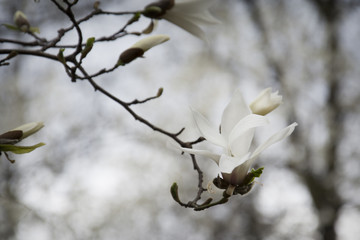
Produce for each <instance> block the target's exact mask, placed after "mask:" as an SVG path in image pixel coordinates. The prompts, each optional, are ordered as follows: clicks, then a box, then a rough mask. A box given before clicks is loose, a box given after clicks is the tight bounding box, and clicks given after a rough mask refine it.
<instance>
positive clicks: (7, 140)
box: [0, 130, 23, 144]
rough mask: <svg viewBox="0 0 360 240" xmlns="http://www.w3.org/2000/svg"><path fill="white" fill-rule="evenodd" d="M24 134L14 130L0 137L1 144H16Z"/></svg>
mask: <svg viewBox="0 0 360 240" xmlns="http://www.w3.org/2000/svg"><path fill="white" fill-rule="evenodd" d="M22 136H23V132H22V131H20V130H12V131H8V132H6V133H3V134H1V135H0V144H14V143H17V142H19V141H20V139H21V137H22Z"/></svg>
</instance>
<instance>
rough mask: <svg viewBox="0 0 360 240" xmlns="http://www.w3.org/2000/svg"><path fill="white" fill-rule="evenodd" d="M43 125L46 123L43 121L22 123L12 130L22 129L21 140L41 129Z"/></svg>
mask: <svg viewBox="0 0 360 240" xmlns="http://www.w3.org/2000/svg"><path fill="white" fill-rule="evenodd" d="M42 127H44V123H42V122H31V123H27V124H24V125H21V126H19V127H17V128H14V129H13V130H12V131H15V130H20V131H22V133H23V134H22V136H21V138H20V140H22V139H24V138H26V137H28V136H30V135H32V134H34V133H36V132H37V131H39V130H40V129H41V128H42Z"/></svg>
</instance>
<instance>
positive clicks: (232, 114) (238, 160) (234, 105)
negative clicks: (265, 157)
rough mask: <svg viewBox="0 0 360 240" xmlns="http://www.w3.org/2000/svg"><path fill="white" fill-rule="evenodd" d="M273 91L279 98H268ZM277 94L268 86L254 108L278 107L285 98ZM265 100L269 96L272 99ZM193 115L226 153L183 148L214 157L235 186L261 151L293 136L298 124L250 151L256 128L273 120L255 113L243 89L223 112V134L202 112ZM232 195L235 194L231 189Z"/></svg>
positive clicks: (202, 130)
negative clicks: (245, 98)
mask: <svg viewBox="0 0 360 240" xmlns="http://www.w3.org/2000/svg"><path fill="white" fill-rule="evenodd" d="M269 94H270V96H271V95H272V96H276V97H275V100H274V98H268V97H264V96H267V95H269ZM274 94H275V95H274ZM274 94H271V89H266V94H264V92H262V93H261V94H260V95H259V96H258V97H257V98H256V99H255V101H254V102H255V103H256V105H257V107H256V108H254V109H255V110H256V109H271V110H269V111H267V112H266V113H268V112H270V111H272V110H274V109H275V108H276V107H274V106H275V105H277V106H279V104H280V103H279V99H281V96H278V95H277V93H274ZM264 99H268V101H265V100H264ZM260 103H262V104H260ZM269 106H271V107H269ZM262 113H264V111H262ZM193 116H194V119H195V122H196V125H197V127H198V129H199V131H200V132H201V134H202V136H203V137H204V138H205V139H206V140H207V141H209V142H211V143H213V144H215V145H218V146H220V147H222V148H223V153H220V154H217V153H212V152H210V151H207V150H197V149H189V148H181V149H182V150H183V151H185V152H188V153H192V154H198V155H203V156H206V157H209V158H211V159H212V160H214V161H215V162H216V163H217V164H218V165H219V169H220V173H221V175H222V177H223V179H224V180H225V181H226V182H227V183H229V184H230V186H231V187H234V186H238V185H241V184H242V183H243V181H244V179H245V177H246V175H247V173H248V171H249V169H250V166H251V165H252V164H253V162H254V161H255V159H256V158H257V157H258V156H259V154H260V153H261V152H262V151H264V150H265V149H266V148H268V147H269V146H271V145H272V144H274V143H276V142H278V141H280V140H282V139H284V138H285V137H287V136H289V135H290V134H291V133H292V132H293V131H294V129H295V126H296V125H297V123H293V124H291V125H289V126H288V127H286V128H284V129H282V130H280V131H279V132H277V133H275V134H274V135H272V136H271V137H270V138H268V139H267V140H266V141H265V142H264V143H262V144H261V145H259V146H258V147H257V148H256V149H255V150H254V152H250V151H249V149H250V146H251V143H252V140H253V138H254V133H255V128H256V127H260V126H265V125H267V124H269V121H268V119H267V118H266V117H265V116H261V115H258V114H254V113H253V112H252V111H251V108H250V107H249V106H248V105H247V104H246V103H245V101H244V99H243V97H242V95H241V93H240V91H239V90H237V91H236V92H235V94H234V96H233V98H232V100H231V101H230V103H229V104H228V105H227V107H226V108H225V110H224V112H223V115H222V119H221V125H220V133H219V131H218V129H217V128H216V127H213V126H211V124H210V123H209V122H208V121H207V120H206V118H205V117H203V116H202V115H201V114H200V113H198V112H196V111H194V110H193ZM232 190H233V189H232ZM228 194H229V195H231V192H230V193H228Z"/></svg>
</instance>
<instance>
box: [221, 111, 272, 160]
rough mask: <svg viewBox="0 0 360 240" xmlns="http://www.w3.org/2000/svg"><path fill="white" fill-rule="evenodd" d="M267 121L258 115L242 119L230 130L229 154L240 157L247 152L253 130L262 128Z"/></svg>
mask: <svg viewBox="0 0 360 240" xmlns="http://www.w3.org/2000/svg"><path fill="white" fill-rule="evenodd" d="M268 123H269V120H268V119H267V118H266V117H264V116H260V115H256V114H250V115H247V116H246V117H244V118H242V119H241V120H240V121H239V122H238V123H237V124H236V125H235V126H234V128H233V129H232V130H231V132H230V135H229V139H228V145H229V147H230V151H231V153H232V154H233V155H234V156H236V157H241V156H242V155H244V154H245V153H247V152H248V151H249V148H250V144H251V142H252V139H253V137H254V129H253V128H256V127H260V126H264V125H267V124H268Z"/></svg>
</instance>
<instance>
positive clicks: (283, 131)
mask: <svg viewBox="0 0 360 240" xmlns="http://www.w3.org/2000/svg"><path fill="white" fill-rule="evenodd" d="M297 125H298V124H297V123H296V122H294V123H293V124H291V125H289V126H287V127H286V128H283V129H281V130H280V131H278V132H277V133H275V134H274V135H272V136H271V137H269V138H268V139H267V140H266V141H265V142H264V143H263V144H261V145H260V146H258V147H257V148H256V149H255V151H254V153H253V154H252V156H251V158H252V159H253V160H254V159H255V158H256V157H257V156H258V155H259V154H260V153H261V152H262V151H264V150H265V149H266V148H268V147H270V146H271V145H273V144H274V143H276V142H278V141H281V140H283V139H284V138H286V137H288V136H289V135H290V134H291V133H292V132H293V131H294V129H295V127H296V126H297ZM253 160H252V161H253Z"/></svg>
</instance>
